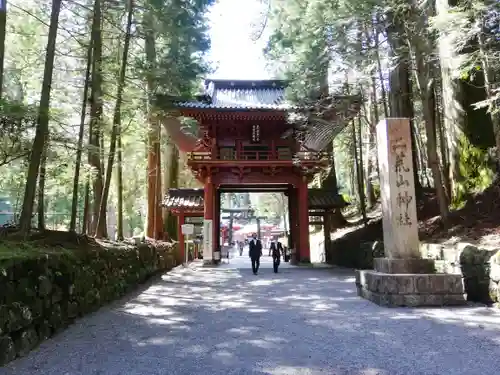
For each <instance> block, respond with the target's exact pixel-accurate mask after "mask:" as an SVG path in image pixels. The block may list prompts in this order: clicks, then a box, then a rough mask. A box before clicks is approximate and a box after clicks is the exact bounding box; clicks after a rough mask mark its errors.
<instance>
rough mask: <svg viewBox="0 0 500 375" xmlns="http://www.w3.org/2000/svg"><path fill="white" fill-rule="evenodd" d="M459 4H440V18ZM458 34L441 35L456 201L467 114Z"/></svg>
mask: <svg viewBox="0 0 500 375" xmlns="http://www.w3.org/2000/svg"><path fill="white" fill-rule="evenodd" d="M456 3H457V1H455V0H436V12H437V15H438V16H441V17H443V16H445V17H446V15H447V13H448V12H449V11H450V5H451V6H454V5H456ZM456 32H457V30H455V31H453V32H452V31H451V30H447V31H444V32H441V34H440V36H439V38H438V51H439V60H440V66H441V84H442V103H443V124H444V129H445V134H446V136H447V139H446V143H447V145H448V152H449V155H448V157H447V159H448V163H449V166H450V167H449V170H448V172H447V173H448V175H449V180H450V183H451V197H452V198H453V197H456V196H457V193H458V190H459V189H458V185H459V184H460V183H461V182H462V181H463V178H462V175H461V172H460V165H459V161H460V144H461V143H462V139H463V137H464V132H463V129H464V127H465V112H464V109H463V108H462V104H461V103H462V98H461V96H462V93H461V88H460V82H459V77H457V72H459V71H460V68H461V65H462V62H463V58H461V57H460V55H459V54H457V53H456V52H455V48H454V44H455V43H454V42H455V38H456Z"/></svg>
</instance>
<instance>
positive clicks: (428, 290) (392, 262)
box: [356, 258, 466, 307]
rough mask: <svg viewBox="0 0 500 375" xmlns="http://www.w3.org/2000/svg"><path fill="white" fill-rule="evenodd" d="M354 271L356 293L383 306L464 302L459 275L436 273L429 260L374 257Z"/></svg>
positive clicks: (415, 305)
mask: <svg viewBox="0 0 500 375" xmlns="http://www.w3.org/2000/svg"><path fill="white" fill-rule="evenodd" d="M374 268H375V269H374V270H357V271H356V287H357V289H358V295H359V296H360V297H363V298H365V299H368V300H370V301H372V302H374V303H376V304H377V305H380V306H386V307H398V306H406V307H419V306H421V307H424V306H457V305H464V304H465V303H466V300H465V296H464V286H463V282H462V275H460V274H445V273H435V271H434V260H432V259H388V258H376V259H374Z"/></svg>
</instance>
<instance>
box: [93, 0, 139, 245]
mask: <svg viewBox="0 0 500 375" xmlns="http://www.w3.org/2000/svg"><path fill="white" fill-rule="evenodd" d="M128 7H129V10H128V16H127V28H126V31H125V41H124V44H123V55H122V64H121V67H120V75H119V77H118V86H117V88H116V104H115V110H114V113H113V128H112V130H111V140H110V145H109V155H108V165H107V167H106V178H105V184H104V190H103V193H102V198H101V204H100V209H99V218H98V220H97V232H96V237H98V238H100V237H105V236H106V226H103V225H102V223H103V222H104V223H106V214H107V207H108V196H109V189H110V186H111V176H112V172H113V163H114V160H115V152H116V140H117V137H118V132H119V128H120V125H121V106H122V102H123V90H124V89H125V76H126V72H127V62H128V51H129V48H130V37H131V29H132V14H133V12H134V0H129V4H128Z"/></svg>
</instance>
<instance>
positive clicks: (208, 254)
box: [203, 219, 213, 262]
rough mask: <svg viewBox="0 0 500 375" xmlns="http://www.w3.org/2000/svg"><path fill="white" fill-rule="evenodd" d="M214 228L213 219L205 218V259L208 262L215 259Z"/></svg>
mask: <svg viewBox="0 0 500 375" xmlns="http://www.w3.org/2000/svg"><path fill="white" fill-rule="evenodd" d="M212 240H213V230H212V220H211V219H205V220H203V261H205V262H208V261H212V260H213V253H212V242H213V241H212Z"/></svg>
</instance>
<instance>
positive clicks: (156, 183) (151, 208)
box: [145, 13, 177, 238]
mask: <svg viewBox="0 0 500 375" xmlns="http://www.w3.org/2000/svg"><path fill="white" fill-rule="evenodd" d="M145 17H146V19H145V24H146V30H145V49H146V61H147V64H148V67H149V73H148V75H147V91H148V92H147V95H148V98H147V99H148V124H149V131H148V144H147V155H148V161H147V163H148V167H147V181H148V188H147V189H148V190H147V200H148V210H147V217H146V236H147V237H150V238H159V236H160V233H163V225H162V224H161V222H162V219H163V218H162V212H161V202H160V201H159V200H158V197H159V192H161V169H160V168H159V166H160V165H161V154H160V137H161V128H160V123H159V121H158V119H157V118H156V116H155V113H154V112H153V97H152V96H153V95H154V93H155V90H156V85H155V76H154V69H155V67H156V65H157V64H156V43H155V35H154V18H153V17H154V16H153V14H151V13H149V14H146V16H145ZM175 232H176V233H177V231H175Z"/></svg>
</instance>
